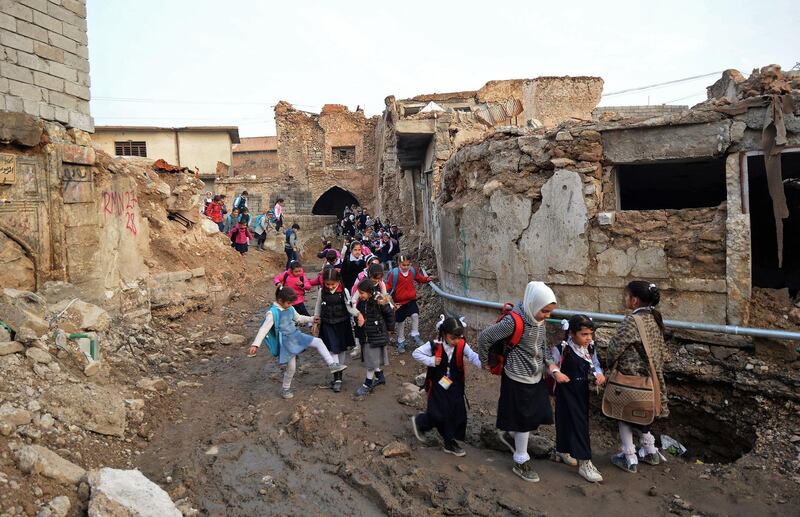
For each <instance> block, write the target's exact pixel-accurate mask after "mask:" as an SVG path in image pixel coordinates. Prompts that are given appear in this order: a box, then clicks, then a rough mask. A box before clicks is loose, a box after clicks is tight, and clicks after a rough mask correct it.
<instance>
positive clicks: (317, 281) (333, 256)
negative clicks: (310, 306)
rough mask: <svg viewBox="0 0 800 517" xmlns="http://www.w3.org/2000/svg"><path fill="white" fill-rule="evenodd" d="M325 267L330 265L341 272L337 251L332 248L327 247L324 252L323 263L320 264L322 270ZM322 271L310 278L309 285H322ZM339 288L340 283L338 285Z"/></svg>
mask: <svg viewBox="0 0 800 517" xmlns="http://www.w3.org/2000/svg"><path fill="white" fill-rule="evenodd" d="M326 267H332V268H336V269H338V270H339V273H341V272H342V271H341V267H340V266H339V252H338V251H336V250H334V249H329V250H328V251H326V252H325V264H323V265H322V271H324V270H325V268H326ZM322 271H320V272H319V274H318V275H317V276H315V277H314V278H312V279H311V281H310V282H309V283H310V284H311V287H322ZM339 287H340V288H341V284H340V285H339Z"/></svg>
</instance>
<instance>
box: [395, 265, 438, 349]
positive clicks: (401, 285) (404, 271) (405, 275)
mask: <svg viewBox="0 0 800 517" xmlns="http://www.w3.org/2000/svg"><path fill="white" fill-rule="evenodd" d="M397 264H398V267H396V268H393V269H392V270H391V271H389V276H388V277H387V279H386V289H387V290H388V291H389V295H390V296H391V297H392V299H393V300H394V305H395V307H397V312H396V313H395V321H396V322H397V353H398V354H402V353H404V352H405V351H406V320H407V319H411V332H410V336H411V339H413V340H414V343H415V344H416V345H417V346H419V345H421V344H422V339H421V338H420V337H419V306H418V305H417V289H416V287H415V286H414V283H415V282H418V283H421V284H426V283H428V282H430V281H431V280H433V279H434V278H433V277H431V276H425V275H423V274H422V273H420V272H419V271H416V270H415V269H414V268H413V266H411V261H410V260H408V257H406V256H405V255H400V256H399V257H398V258H397Z"/></svg>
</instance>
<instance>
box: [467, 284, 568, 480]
mask: <svg viewBox="0 0 800 517" xmlns="http://www.w3.org/2000/svg"><path fill="white" fill-rule="evenodd" d="M555 307H556V296H555V294H553V291H552V289H550V288H549V287H547V286H546V285H545V284H544V283H543V282H530V283H528V285H527V287H526V288H525V297H524V298H523V300H522V303H521V304H518V305H517V306H516V307H514V309H513V310H514V312H515V313H516V314H517V315H518V316H519V318H520V319H521V321H522V324H523V329H522V337H521V339H520V341H519V344H517V345H516V346H514V347H511V348H509V349H508V352H507V354H506V357H505V366H504V368H503V372H502V376H501V380H500V399H499V400H498V402H497V428H498V429H499V431H498V438H500V440H501V441H502V442H503V443H504V444H505V445H506V446H507V447H508V448H509V450H511V452H512V453H513V454H514V466H513V467H512V471H513V472H514V473H515V474H516V475H518V476H519V477H521V478H522V479H524V480H525V481H531V482H536V481H539V475H538V474H537V473H536V471H535V470H534V469H533V461H532V460H531V457H530V455H529V454H528V438H529V437H530V433H531V431H535V430H537V429H538V428H539V426H540V425H550V424H552V423H553V410H552V408H551V406H550V397H549V396H548V391H547V387H546V385H545V382H544V380H543V374H544V372H545V370H548V371H549V372H550V374H551V375H553V376H554V378H555V380H556V381H557V382H566V380H568V379H566V376H564V375H562V374H561V373H560V371H559V369H558V366H557V365H556V364H555V362H554V361H553V356H552V354H551V353H550V347H548V346H547V339H546V337H547V330H546V328H545V320H546V319H547V318H549V317H550V314H551V313H552V312H553V310H554V309H555ZM515 328H516V320H515V318H514V317H513V316H512V315H511V314H509V315H506V317H504V318H503V319H502V320H500V321H499V322H498V323H495V324H494V325H491V326H489V327H487V328H486V329H484V330H483V332H481V333H480V334H479V335H478V354H479V356H480V359H481V364H483V365H487V360H488V356H489V349H490V348H491V346H492V344H493V343H495V342H498V341H503V340H507V339H508V338H509V337H511V335H512V334H513V333H514V330H515ZM486 367H487V368H488V366H486Z"/></svg>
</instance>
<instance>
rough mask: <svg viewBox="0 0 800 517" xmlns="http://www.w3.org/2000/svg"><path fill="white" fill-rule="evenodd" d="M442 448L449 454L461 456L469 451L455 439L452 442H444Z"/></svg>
mask: <svg viewBox="0 0 800 517" xmlns="http://www.w3.org/2000/svg"><path fill="white" fill-rule="evenodd" d="M442 450H443V451H444V452H446V453H447V454H452V455H453V456H458V457H459V458H460V457H461V456H466V455H467V452H466V451H465V450H464V449H462V448H461V447H460V446H459V445H458V443H457V442H456V441H455V440H453V441H452V442H450V443H446V444H444V447H442Z"/></svg>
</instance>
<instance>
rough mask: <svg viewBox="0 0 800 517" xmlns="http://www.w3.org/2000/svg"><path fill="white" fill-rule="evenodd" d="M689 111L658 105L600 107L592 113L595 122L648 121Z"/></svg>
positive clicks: (675, 106) (679, 107) (680, 107)
mask: <svg viewBox="0 0 800 517" xmlns="http://www.w3.org/2000/svg"><path fill="white" fill-rule="evenodd" d="M688 109H689V106H680V105H670V104H657V105H653V106H600V107H598V108H595V109H594V110H593V111H592V118H593V119H595V120H599V119H605V118H615V117H618V118H638V119H648V118H654V117H663V116H666V115H672V114H675V113H680V112H682V111H686V110H688Z"/></svg>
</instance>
